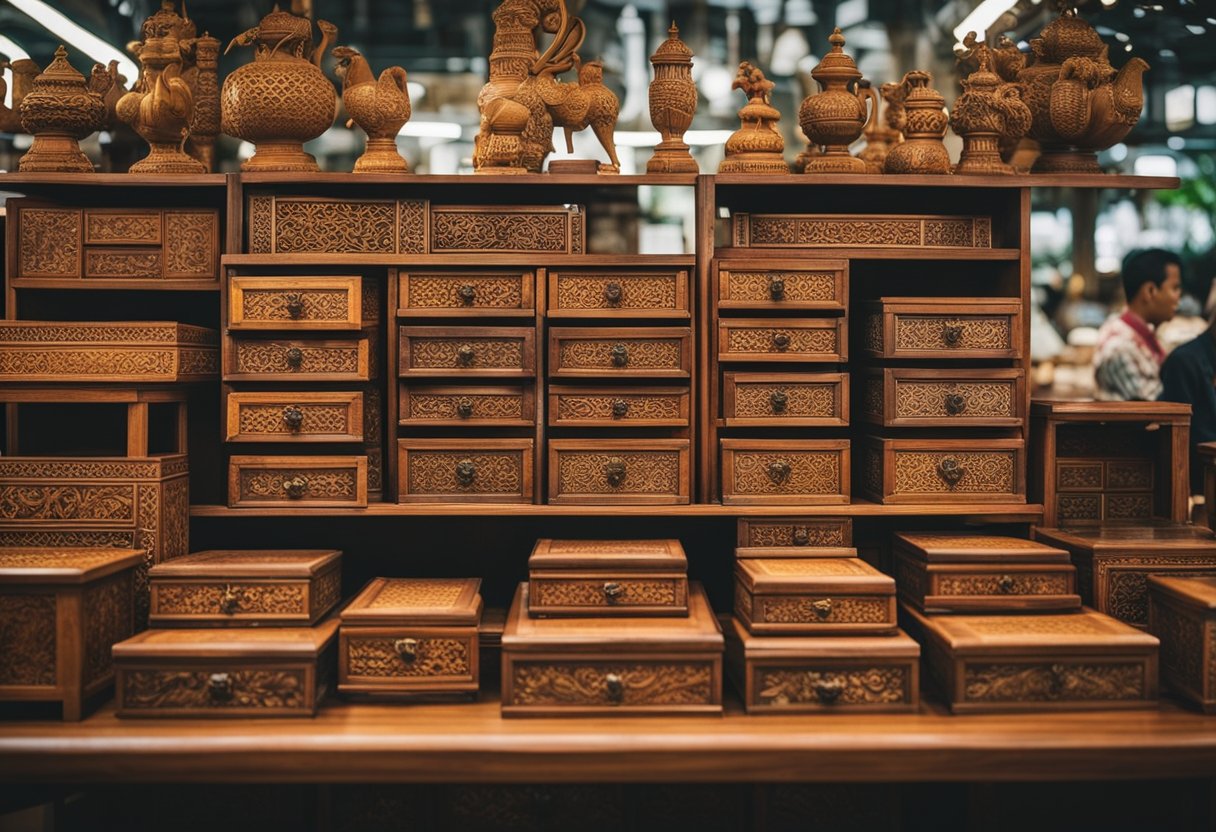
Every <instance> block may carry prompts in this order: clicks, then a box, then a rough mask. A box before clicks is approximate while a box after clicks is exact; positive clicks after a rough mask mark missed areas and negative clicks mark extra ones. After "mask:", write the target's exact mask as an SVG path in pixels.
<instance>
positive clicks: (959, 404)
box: [946, 393, 967, 416]
mask: <svg viewBox="0 0 1216 832" xmlns="http://www.w3.org/2000/svg"><path fill="white" fill-rule="evenodd" d="M966 409H967V397H966V396H964V395H963V394H962V393H947V394H946V412H947V413H949V414H950V415H951V416H958V415H959V414H960V413H962V412H963V411H964V410H966Z"/></svg>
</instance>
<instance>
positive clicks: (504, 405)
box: [399, 383, 536, 427]
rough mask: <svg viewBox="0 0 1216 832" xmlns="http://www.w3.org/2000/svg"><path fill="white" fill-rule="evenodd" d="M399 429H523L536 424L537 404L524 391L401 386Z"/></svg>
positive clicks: (503, 388)
mask: <svg viewBox="0 0 1216 832" xmlns="http://www.w3.org/2000/svg"><path fill="white" fill-rule="evenodd" d="M400 390H401V399H400V402H401V405H400V410H399V413H400V423H401V424H402V425H435V426H438V425H445V426H456V425H497V426H503V427H525V426H528V425H532V424H534V423H535V421H536V415H535V414H536V406H535V404H536V400H535V397H534V396H533V394H532V392H531V390H529V389H527V388H524V387H457V386H452V387H443V386H431V385H418V384H408V383H402V384H401V388H400Z"/></svg>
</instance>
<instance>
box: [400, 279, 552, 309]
mask: <svg viewBox="0 0 1216 832" xmlns="http://www.w3.org/2000/svg"><path fill="white" fill-rule="evenodd" d="M400 280H401V301H400V306H401V308H402V309H406V310H432V309H433V310H448V311H452V312H457V313H458V312H460V311H468V310H476V309H494V310H499V309H501V310H507V309H520V310H525V309H531V308H532V307H533V305H534V302H533V299H532V280H533V277H532V273H531V272H524V273H515V274H492V273H491V274H479V273H476V272H474V273H465V272H450V273H444V272H441V273H435V274H428V273H426V272H409V273H404V272H403V273H402V274H401V277H400Z"/></svg>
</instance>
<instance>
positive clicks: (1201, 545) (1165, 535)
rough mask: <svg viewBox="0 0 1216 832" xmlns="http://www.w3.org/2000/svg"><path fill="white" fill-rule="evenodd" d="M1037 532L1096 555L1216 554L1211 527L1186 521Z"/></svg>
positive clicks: (1037, 535)
mask: <svg viewBox="0 0 1216 832" xmlns="http://www.w3.org/2000/svg"><path fill="white" fill-rule="evenodd" d="M1034 536H1035V539H1036V540H1041V541H1043V542H1044V543H1050V544H1054V545H1056V546H1062V547H1064V548H1066V549H1069V550H1070V551H1072V552H1074V553H1077V554H1081V555H1090V554H1092V555H1093V556H1095V557H1101V556H1103V555H1126V554H1148V553H1150V552H1151V553H1153V554H1193V553H1203V554H1208V555H1216V536H1213V534H1212V532H1211V531H1210V530H1209V529H1205V528H1202V527H1200V526H1191V525H1186V524H1183V523H1170V522H1164V523H1153V522H1147V523H1102V524H1094V525H1092V526H1075V527H1069V528H1067V529H1045V528H1036V529H1035V530H1034Z"/></svg>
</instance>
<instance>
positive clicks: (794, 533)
mask: <svg viewBox="0 0 1216 832" xmlns="http://www.w3.org/2000/svg"><path fill="white" fill-rule="evenodd" d="M852 545H853V521H852V520H850V519H849V518H847V517H842V518H832V519H827V518H824V519H819V518H810V517H805V518H804V517H799V518H789V519H781V518H767V517H761V518H740V519H739V521H738V549H737V550H736V551H737V552H738V554H739V556H740V557H743V556H745V555H751V556H755V554H758V552H756V551H755V550H762V551H763V550H768V551H770V552H771V551H773V550H777V551H776V554H777V555H778V556H780V555H782V554H783V555H785V556H787V557H800V558H801V557H814V556H816V554H818V553H817V552H816V550H819V549H825V550H827V554H828V555H830V556H834V557H838V556H839V555H840V552H839V551H838V550H840V549H848V548H851V547H852ZM782 550H784V551H782ZM766 556H767V557H773V556H774V554H767V555H766Z"/></svg>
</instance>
